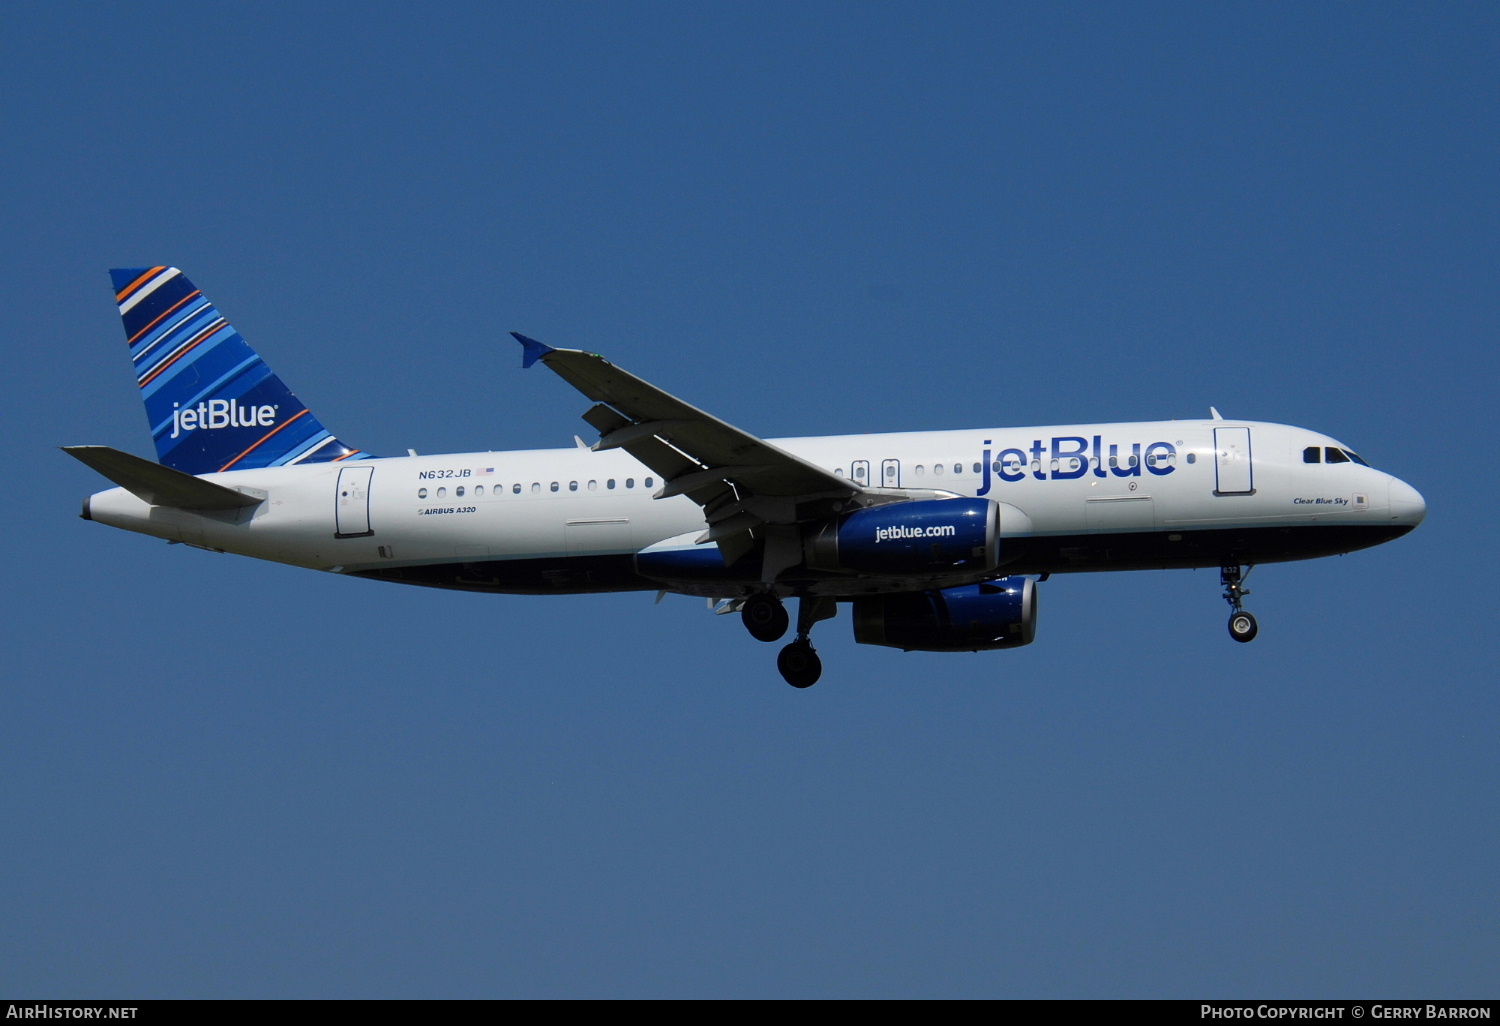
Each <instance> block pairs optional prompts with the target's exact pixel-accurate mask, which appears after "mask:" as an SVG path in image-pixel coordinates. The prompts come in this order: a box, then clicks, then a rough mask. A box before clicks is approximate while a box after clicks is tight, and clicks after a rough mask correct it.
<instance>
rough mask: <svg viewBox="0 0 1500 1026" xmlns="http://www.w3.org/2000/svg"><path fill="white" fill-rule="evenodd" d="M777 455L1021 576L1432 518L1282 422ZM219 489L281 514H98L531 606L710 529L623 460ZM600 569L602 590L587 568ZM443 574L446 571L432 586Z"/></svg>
mask: <svg viewBox="0 0 1500 1026" xmlns="http://www.w3.org/2000/svg"><path fill="white" fill-rule="evenodd" d="M771 441H772V442H773V444H775V445H777V446H779V447H781V448H783V449H785V450H787V451H789V452H791V453H793V454H795V455H797V456H799V457H801V458H803V459H805V460H807V461H809V462H811V463H814V464H817V465H819V466H821V467H824V468H827V469H829V470H832V471H834V472H835V473H837V474H840V475H841V476H845V477H849V478H851V479H852V480H853V481H854V482H855V483H857V484H860V485H863V486H869V487H875V488H892V489H907V490H922V491H929V490H937V491H941V492H949V493H955V494H958V495H963V496H982V497H985V498H989V499H993V500H995V501H997V502H1000V503H1002V504H1003V505H1002V506H1001V511H1002V512H1001V516H1000V531H1001V535H1002V538H1003V543H1002V550H1001V560H1002V568H1003V572H1005V573H1017V572H1020V573H1048V572H1063V571H1069V570H1093V569H1137V568H1149V567H1169V566H1212V565H1218V564H1219V563H1221V562H1223V561H1225V560H1227V559H1229V558H1231V557H1232V558H1233V559H1234V560H1235V561H1236V562H1243V563H1252V562H1257V561H1260V562H1270V561H1275V560H1280V559H1296V558H1306V557H1310V556H1316V555H1326V554H1331V553H1333V552H1337V551H1349V550H1351V549H1357V548H1362V547H1365V546H1366V545H1372V544H1376V543H1378V542H1380V541H1385V540H1388V539H1389V538H1393V537H1396V536H1398V535H1400V534H1402V533H1405V531H1406V530H1409V529H1410V528H1411V527H1413V526H1415V525H1416V523H1418V522H1419V521H1420V520H1421V518H1422V515H1423V513H1424V512H1425V506H1424V505H1423V503H1422V499H1421V496H1420V495H1418V494H1417V492H1416V491H1415V490H1414V489H1412V488H1411V487H1410V486H1409V485H1407V484H1405V483H1404V482H1402V481H1400V480H1398V479H1397V478H1395V477H1392V476H1391V475H1389V474H1386V473H1384V472H1382V471H1379V470H1376V469H1374V468H1371V467H1368V466H1364V465H1362V464H1359V463H1355V462H1338V463H1328V462H1322V461H1320V462H1317V463H1311V462H1306V457H1305V455H1304V453H1305V451H1306V450H1308V449H1309V448H1313V447H1317V448H1320V449H1323V448H1325V447H1327V448H1341V446H1340V443H1338V442H1336V441H1335V440H1333V439H1331V438H1328V437H1327V436H1325V435H1321V434H1317V433H1315V432H1311V431H1306V430H1303V429H1300V428H1294V427H1287V426H1283V425H1277V424H1264V423H1254V422H1247V421H1225V420H1205V421H1156V422H1144V423H1131V424H1094V425H1065V426H1060V427H1038V428H994V429H987V430H973V431H968V430H962V431H925V432H902V433H894V434H865V435H838V436H828V437H816V438H785V439H773V440H771ZM202 476H203V477H204V478H205V479H206V480H210V481H213V482H216V483H219V484H222V485H226V486H228V487H231V488H235V489H239V490H244V491H248V492H250V493H251V494H252V495H257V496H259V495H260V494H261V493H264V501H263V502H261V503H260V504H259V505H257V506H255V507H253V508H250V509H244V510H233V511H226V512H222V513H221V512H192V511H187V510H181V509H174V508H170V507H163V506H151V505H148V504H147V503H145V502H143V501H142V500H141V499H139V498H137V497H135V496H134V495H132V494H131V493H130V492H127V491H125V490H124V489H120V488H116V489H112V490H109V491H105V492H100V493H98V494H96V495H94V496H93V497H92V498H91V499H90V501H89V505H88V508H87V509H88V513H87V515H88V516H89V517H90V518H91V519H94V520H97V521H100V522H101V523H105V524H109V525H112V526H115V527H120V528H124V529H126V530H131V531H138V532H141V533H143V534H150V535H154V536H157V537H160V538H166V539H169V540H172V541H180V542H185V543H188V544H192V545H198V546H203V547H206V548H210V549H218V550H222V551H225V552H233V553H238V554H240V555H245V556H253V557H256V558H259V559H267V560H272V561H275V562H279V563H288V564H292V565H296V566H303V567H308V568H311V569H316V570H328V571H335V572H342V573H359V574H369V575H371V576H381V577H388V578H390V579H394V580H405V581H407V582H409V583H418V584H433V585H438V586H449V587H469V588H474V589H476V590H489V591H516V592H535V591H556V590H563V591H595V590H621V589H629V588H656V587H663V586H667V587H670V586H671V584H670V582H666V583H663V582H660V581H653V580H648V579H645V578H639V577H636V576H634V574H633V572H631V571H630V570H629V569H628V560H629V558H630V557H632V556H633V555H634V554H635V553H637V552H639V551H641V550H642V549H645V548H647V547H649V546H652V545H655V544H658V543H661V542H663V541H665V540H668V539H680V538H682V536H686V535H696V534H697V533H698V532H702V531H703V530H704V526H705V524H704V517H703V512H702V510H701V509H700V508H699V507H698V506H696V505H694V503H693V502H692V501H691V500H689V499H688V498H686V497H683V496H677V497H672V498H666V499H659V500H658V499H653V498H652V495H653V493H655V492H657V491H658V490H659V489H660V487H661V484H662V482H661V481H660V479H659V477H658V476H657V475H655V474H653V472H652V471H651V470H649V469H648V468H646V467H644V466H642V465H641V464H640V463H638V462H637V461H636V460H635V459H633V458H632V457H631V456H629V455H628V454H626V453H625V452H624V451H622V450H612V451H605V452H592V451H590V450H587V449H582V448H571V449H546V450H526V451H514V452H478V453H459V454H452V455H443V456H408V457H395V458H383V459H359V460H349V461H346V462H342V463H320V464H312V465H298V466H287V467H270V468H265V469H258V470H243V471H231V472H227V473H219V474H205V475H202ZM692 541H693V539H692V538H687V539H685V540H683V541H682V542H681V544H691V543H692ZM601 558H603V559H611V558H612V559H614V560H615V565H614V567H613V569H611V570H605V569H604V568H603V564H593V563H591V562H590V561H597V560H600V559H601ZM622 560H623V561H622ZM507 565H510V566H511V568H513V569H515V570H516V573H515V574H510V573H509V572H508V571H507ZM596 565H597V566H598V567H599V570H598V572H597V573H596V572H595V571H594V570H593V569H589V568H590V567H592V566H596ZM432 567H446V568H448V570H447V571H444V572H441V573H438V574H437V576H433V575H432V574H431V573H423V572H420V571H419V569H418V568H432ZM465 567H466V568H468V569H467V570H464V569H462V568H465ZM479 567H484V568H488V569H487V570H486V569H476V568H479ZM523 568H524V570H523ZM679 590H691V591H694V592H695V593H699V594H705V593H707V594H713V593H716V592H717V593H722V594H725V595H732V594H738V593H740V592H741V591H742V589H740V588H737V587H731V586H728V585H727V584H726V585H725V586H723V587H703V586H695V587H692V588H682V589H679ZM818 590H820V591H822V592H824V593H831V594H839V593H840V592H839V590H838V588H837V587H836V586H827V585H825V586H824V587H821V588H819V589H818ZM865 590H867V589H865Z"/></svg>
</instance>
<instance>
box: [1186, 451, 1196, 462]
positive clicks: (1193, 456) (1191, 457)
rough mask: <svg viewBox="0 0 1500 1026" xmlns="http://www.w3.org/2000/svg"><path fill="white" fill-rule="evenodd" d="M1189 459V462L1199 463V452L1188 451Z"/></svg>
mask: <svg viewBox="0 0 1500 1026" xmlns="http://www.w3.org/2000/svg"><path fill="white" fill-rule="evenodd" d="M1187 461H1188V462H1189V463H1197V462H1198V454H1197V453H1195V452H1190V453H1188V454H1187Z"/></svg>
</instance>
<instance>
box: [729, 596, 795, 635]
mask: <svg viewBox="0 0 1500 1026" xmlns="http://www.w3.org/2000/svg"><path fill="white" fill-rule="evenodd" d="M740 619H741V620H743V621H744V622H745V630H747V631H749V632H750V636H751V637H752V638H754V639H755V640H756V641H780V640H781V637H782V635H784V634H786V629H787V627H788V626H789V625H790V624H791V617H789V616H787V612H786V606H783V605H782V604H781V599H779V598H777V597H776V596H775V595H768V594H766V593H765V592H761V593H759V594H757V595H751V596H750V597H749V598H747V599H746V600H745V604H744V606H742V607H741V608H740Z"/></svg>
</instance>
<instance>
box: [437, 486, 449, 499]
mask: <svg viewBox="0 0 1500 1026" xmlns="http://www.w3.org/2000/svg"><path fill="white" fill-rule="evenodd" d="M447 494H448V489H446V488H439V489H438V493H437V497H438V498H439V499H441V498H443V497H445V496H446V495H447Z"/></svg>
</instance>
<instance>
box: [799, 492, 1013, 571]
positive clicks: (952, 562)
mask: <svg viewBox="0 0 1500 1026" xmlns="http://www.w3.org/2000/svg"><path fill="white" fill-rule="evenodd" d="M808 557H809V559H808V561H809V563H810V564H811V565H812V566H815V567H817V568H819V569H822V570H853V571H855V572H856V573H868V574H889V575H891V576H893V577H925V576H929V575H936V574H966V573H987V572H989V571H990V570H993V569H994V568H995V567H996V566H997V565H999V562H1000V507H999V506H998V505H997V504H995V503H994V502H992V501H990V500H989V499H924V500H920V501H917V502H899V503H893V504H891V505H888V506H870V507H867V508H865V509H858V510H855V511H854V512H853V513H845V514H844V515H843V516H841V517H839V518H838V519H836V520H833V521H830V522H829V523H827V524H825V525H824V526H823V527H822V528H821V529H819V531H818V532H817V534H815V535H814V536H813V539H812V543H811V545H810V546H809V547H808Z"/></svg>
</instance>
